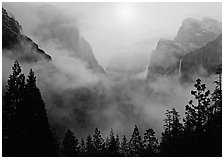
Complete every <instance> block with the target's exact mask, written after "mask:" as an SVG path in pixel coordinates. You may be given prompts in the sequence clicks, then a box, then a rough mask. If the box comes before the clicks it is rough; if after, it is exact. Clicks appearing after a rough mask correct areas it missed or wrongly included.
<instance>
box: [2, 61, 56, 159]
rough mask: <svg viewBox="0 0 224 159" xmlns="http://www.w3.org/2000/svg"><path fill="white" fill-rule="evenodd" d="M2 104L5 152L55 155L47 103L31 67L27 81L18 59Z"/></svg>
mask: <svg viewBox="0 0 224 159" xmlns="http://www.w3.org/2000/svg"><path fill="white" fill-rule="evenodd" d="M12 69H13V73H12V75H10V77H9V80H8V85H7V88H8V89H7V92H6V94H5V98H4V104H3V123H4V124H3V147H4V148H3V155H5V156H56V155H57V150H56V146H55V140H54V137H53V135H52V133H51V131H50V126H49V123H48V118H47V114H46V110H45V104H44V101H43V100H42V97H41V94H40V91H39V89H38V88H37V86H36V77H35V75H34V72H33V71H32V70H31V71H30V73H29V76H28V79H27V82H25V76H24V75H23V74H22V73H21V71H22V70H21V67H20V65H19V63H18V61H15V63H14V66H13V67H12Z"/></svg>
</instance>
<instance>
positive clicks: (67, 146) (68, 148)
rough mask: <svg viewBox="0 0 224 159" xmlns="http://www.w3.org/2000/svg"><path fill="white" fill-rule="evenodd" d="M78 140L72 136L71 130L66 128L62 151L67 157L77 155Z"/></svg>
mask: <svg viewBox="0 0 224 159" xmlns="http://www.w3.org/2000/svg"><path fill="white" fill-rule="evenodd" d="M79 149H80V147H79V142H78V139H77V138H76V137H75V136H74V133H73V132H72V131H71V130H69V129H68V130H67V132H66V134H65V137H64V139H63V148H62V153H63V154H64V155H65V156H68V157H74V156H78V155H79Z"/></svg>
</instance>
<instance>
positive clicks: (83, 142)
mask: <svg viewBox="0 0 224 159" xmlns="http://www.w3.org/2000/svg"><path fill="white" fill-rule="evenodd" d="M80 156H86V145H85V141H84V139H83V138H82V139H81V144H80Z"/></svg>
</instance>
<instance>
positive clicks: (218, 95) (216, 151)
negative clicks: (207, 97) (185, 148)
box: [205, 66, 222, 157]
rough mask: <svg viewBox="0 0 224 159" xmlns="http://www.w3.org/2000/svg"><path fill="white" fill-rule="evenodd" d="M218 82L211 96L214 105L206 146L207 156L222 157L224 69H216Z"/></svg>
mask: <svg viewBox="0 0 224 159" xmlns="http://www.w3.org/2000/svg"><path fill="white" fill-rule="evenodd" d="M216 74H217V80H215V81H214V83H215V90H214V92H213V93H212V95H211V100H212V104H211V106H210V107H209V108H210V110H209V120H208V122H207V124H206V128H205V131H206V134H205V140H206V141H207V143H209V144H205V145H206V146H205V152H206V156H211V157H212V156H222V87H221V85H222V77H221V76H222V67H221V66H218V67H217V69H216Z"/></svg>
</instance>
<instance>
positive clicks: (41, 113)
mask: <svg viewBox="0 0 224 159" xmlns="http://www.w3.org/2000/svg"><path fill="white" fill-rule="evenodd" d="M24 110H26V111H24ZM25 113H26V114H25ZM19 114H20V116H21V117H20V118H23V116H26V118H25V120H26V121H25V122H26V123H27V126H26V128H28V129H29V130H27V131H28V132H29V134H30V141H31V143H32V144H31V150H30V153H31V155H32V156H55V155H56V153H57V152H56V149H57V148H56V143H55V138H54V136H53V134H52V132H51V130H50V125H49V122H48V117H47V112H46V109H45V103H44V101H43V99H42V97H41V93H40V90H39V88H37V85H36V76H35V74H34V72H33V70H32V69H31V70H30V72H29V75H28V79H27V84H26V99H25V103H24V109H21V113H19Z"/></svg>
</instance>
